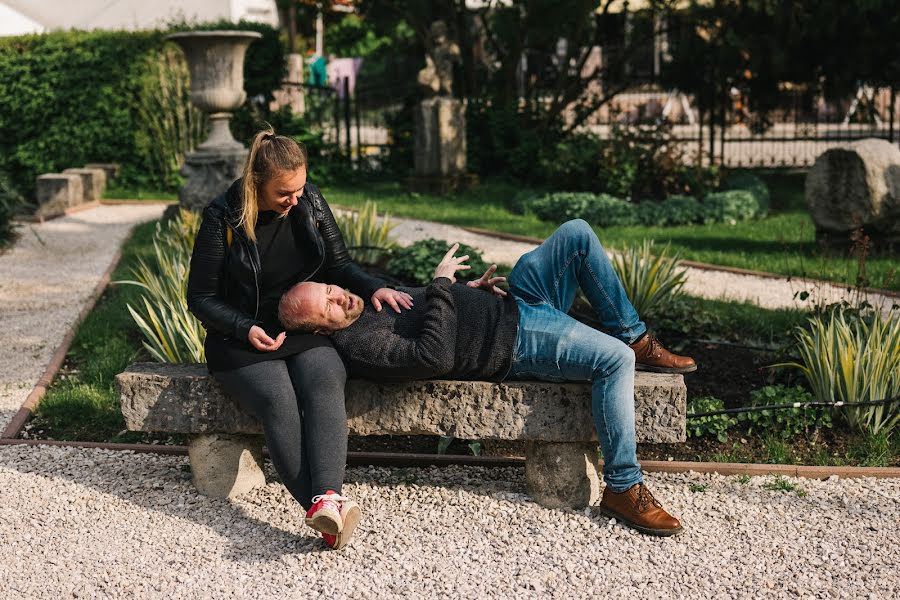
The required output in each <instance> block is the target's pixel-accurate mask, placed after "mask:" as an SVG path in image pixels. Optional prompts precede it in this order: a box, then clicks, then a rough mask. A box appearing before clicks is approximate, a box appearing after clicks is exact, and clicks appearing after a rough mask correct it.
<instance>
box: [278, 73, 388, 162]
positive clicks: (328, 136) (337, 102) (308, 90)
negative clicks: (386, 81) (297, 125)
mask: <svg viewBox="0 0 900 600" xmlns="http://www.w3.org/2000/svg"><path fill="white" fill-rule="evenodd" d="M283 89H285V90H290V93H289V94H287V97H290V98H292V99H293V102H292V109H293V110H294V112H295V114H302V115H303V116H304V118H305V119H306V120H307V122H308V123H310V124H314V125H315V126H317V127H318V128H319V129H321V130H322V132H323V133H324V138H325V141H326V142H328V143H330V144H334V146H335V148H337V151H338V152H339V154H340V155H341V156H343V157H344V158H345V159H346V160H347V161H350V162H354V163H359V162H360V161H378V160H381V159H383V158H384V156H385V155H386V153H387V151H388V150H389V148H390V147H391V145H392V144H393V138H392V134H391V129H392V128H391V118H392V117H393V116H394V115H396V113H397V112H398V111H399V110H401V108H402V98H403V95H402V93H401V92H402V90H397V89H395V88H392V87H390V86H383V87H373V86H367V87H359V86H357V87H356V88H355V89H351V87H350V81H349V79H347V78H343V79H341V80H339V81H338V84H337V85H336V86H335V87H331V86H314V85H309V84H305V83H297V82H284V83H283Z"/></svg>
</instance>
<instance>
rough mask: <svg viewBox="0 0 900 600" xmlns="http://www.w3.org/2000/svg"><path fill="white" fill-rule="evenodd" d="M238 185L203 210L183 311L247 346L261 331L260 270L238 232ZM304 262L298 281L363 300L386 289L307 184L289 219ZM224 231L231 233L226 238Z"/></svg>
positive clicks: (240, 230) (253, 250) (248, 244)
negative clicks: (356, 258) (358, 259)
mask: <svg viewBox="0 0 900 600" xmlns="http://www.w3.org/2000/svg"><path fill="white" fill-rule="evenodd" d="M241 184H242V180H240V179H238V180H237V181H235V182H234V183H233V184H232V185H231V187H229V188H228V191H226V192H225V193H224V194H222V195H220V196H218V197H217V198H216V199H215V200H213V201H212V202H211V203H209V205H207V207H206V208H205V209H204V210H203V221H202V222H201V224H200V231H199V232H198V233H197V240H196V241H195V242H194V251H193V254H192V255H191V271H190V276H189V277H188V288H187V305H188V309H189V310H190V311H191V312H192V313H193V314H194V316H196V317H197V318H198V319H199V320H200V322H201V323H202V324H203V326H204V327H205V328H206V329H207V330H213V331H217V332H219V333H221V334H222V335H224V336H226V337H232V338H234V339H237V340H246V339H247V334H248V333H249V332H250V328H251V327H252V326H253V325H259V324H261V323H262V321H261V320H260V319H259V285H260V281H259V277H260V272H261V270H262V268H261V265H260V260H259V252H258V250H257V247H256V244H255V243H253V242H251V241H250V240H249V239H248V238H247V236H246V234H245V233H244V229H243V227H238V220H239V219H240V210H241V196H242V193H241V189H242V188H241ZM287 218H288V219H290V222H291V227H292V228H293V230H294V239H295V240H296V242H297V246H298V247H297V251H298V253H297V257H298V260H301V261H303V264H304V272H303V276H302V277H301V279H300V281H306V280H312V281H324V282H328V283H334V284H337V285H340V286H342V287H346V288H349V289H350V290H351V291H353V292H354V293H356V294H359V295H360V296H362V297H363V298H364V299H368V298H370V297H371V296H372V294H373V293H374V292H375V290H377V289H379V288H381V287H386V286H387V284H386V283H385V282H384V281H382V280H381V279H379V278H377V277H373V276H371V275H369V274H368V273H366V272H365V271H363V270H362V269H361V268H360V267H359V265H357V264H356V263H355V262H353V260H352V259H351V258H350V255H349V254H348V252H347V247H346V246H345V245H344V239H343V237H342V236H341V232H340V230H339V229H338V226H337V223H336V222H335V220H334V215H333V214H332V213H331V209H330V208H329V207H328V204H327V203H326V202H325V199H324V198H323V197H322V194H321V192H319V188H318V187H316V186H315V185H312V184H310V183H307V184H306V187H305V188H304V191H303V195H302V196H301V198H300V201H299V202H298V203H297V205H296V206H295V207H293V208H292V209H291V211H290V212H289V213H288V216H287ZM228 229H230V230H231V233H230V234H229V233H228Z"/></svg>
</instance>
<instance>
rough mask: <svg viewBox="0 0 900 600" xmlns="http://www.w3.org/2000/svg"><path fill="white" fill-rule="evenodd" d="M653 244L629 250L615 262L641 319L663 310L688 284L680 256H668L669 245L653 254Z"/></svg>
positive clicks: (636, 246)
mask: <svg viewBox="0 0 900 600" xmlns="http://www.w3.org/2000/svg"><path fill="white" fill-rule="evenodd" d="M653 244H654V243H653V240H644V241H643V242H642V243H640V244H635V245H633V246H629V247H627V248H626V249H625V250H624V251H623V252H622V253H621V254H618V255H616V256H615V257H613V260H612V265H613V269H614V270H615V271H616V275H618V276H619V281H621V282H622V286H623V287H624V288H625V293H626V294H627V295H628V299H629V300H630V301H631V304H633V305H634V308H635V310H637V312H638V314H639V315H641V317H642V318H644V317H647V316H652V315H653V313H654V311H657V312H658V311H660V310H663V309H664V308H665V307H666V306H667V305H668V304H669V303H670V302H671V301H672V300H674V299H675V298H676V297H678V295H680V294H681V293H682V287H683V286H684V283H685V281H687V275H686V271H685V270H684V269H680V261H679V256H680V253H678V252H676V253H675V254H674V255H673V256H669V244H666V245H665V247H664V248H663V249H662V250H661V251H660V252H658V253H656V254H654V252H653Z"/></svg>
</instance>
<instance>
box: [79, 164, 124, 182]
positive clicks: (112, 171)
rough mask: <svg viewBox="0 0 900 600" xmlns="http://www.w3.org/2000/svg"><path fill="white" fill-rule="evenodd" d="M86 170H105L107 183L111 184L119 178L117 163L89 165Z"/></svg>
mask: <svg viewBox="0 0 900 600" xmlns="http://www.w3.org/2000/svg"><path fill="white" fill-rule="evenodd" d="M84 168H85V169H103V172H104V173H106V181H107V183H109V182H110V181H112V180H113V179H115V178H116V177H118V176H119V165H118V164H117V163H88V164H86V165H84Z"/></svg>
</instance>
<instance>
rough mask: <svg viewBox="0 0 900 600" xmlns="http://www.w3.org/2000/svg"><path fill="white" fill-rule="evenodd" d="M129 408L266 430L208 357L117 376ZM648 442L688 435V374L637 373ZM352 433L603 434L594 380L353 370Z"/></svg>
mask: <svg viewBox="0 0 900 600" xmlns="http://www.w3.org/2000/svg"><path fill="white" fill-rule="evenodd" d="M116 387H117V388H118V390H119V397H120V402H121V407H122V414H123V416H124V417H125V422H126V425H127V427H128V429H130V430H132V431H161V432H171V433H188V434H191V433H214V432H222V433H252V434H258V433H261V432H262V429H261V428H260V426H259V423H258V422H257V421H256V420H255V419H254V418H253V417H251V416H250V415H248V414H247V413H245V412H244V411H243V410H241V409H240V408H239V406H238V404H237V403H236V402H234V401H233V400H231V399H230V398H228V397H227V396H226V395H225V393H224V392H223V391H222V389H221V388H220V387H219V385H218V384H217V383H216V382H215V381H214V380H213V379H212V378H211V377H210V376H209V374H208V373H207V370H206V365H203V364H193V365H166V364H161V363H137V364H134V365H132V366H131V367H129V368H128V369H126V370H125V371H124V372H122V373H120V374H118V375H116ZM634 389H635V427H636V435H637V440H638V441H639V442H657V443H677V442H683V441H684V440H685V413H686V399H687V388H686V387H685V385H684V379H683V378H682V376H681V375H669V374H662V373H649V372H645V371H638V372H636V373H635V385H634ZM346 403H347V417H348V425H349V428H350V433H351V434H352V435H452V436H454V437H458V438H463V439H485V440H491V439H494V440H531V441H541V442H594V441H595V440H596V439H597V438H596V434H595V432H594V422H593V419H592V417H591V388H590V385H588V384H583V383H548V382H541V381H510V382H504V383H492V382H486V381H444V380H428V381H410V382H402V383H383V382H374V381H367V380H362V379H353V380H350V381H349V382H348V383H347V388H346Z"/></svg>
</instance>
